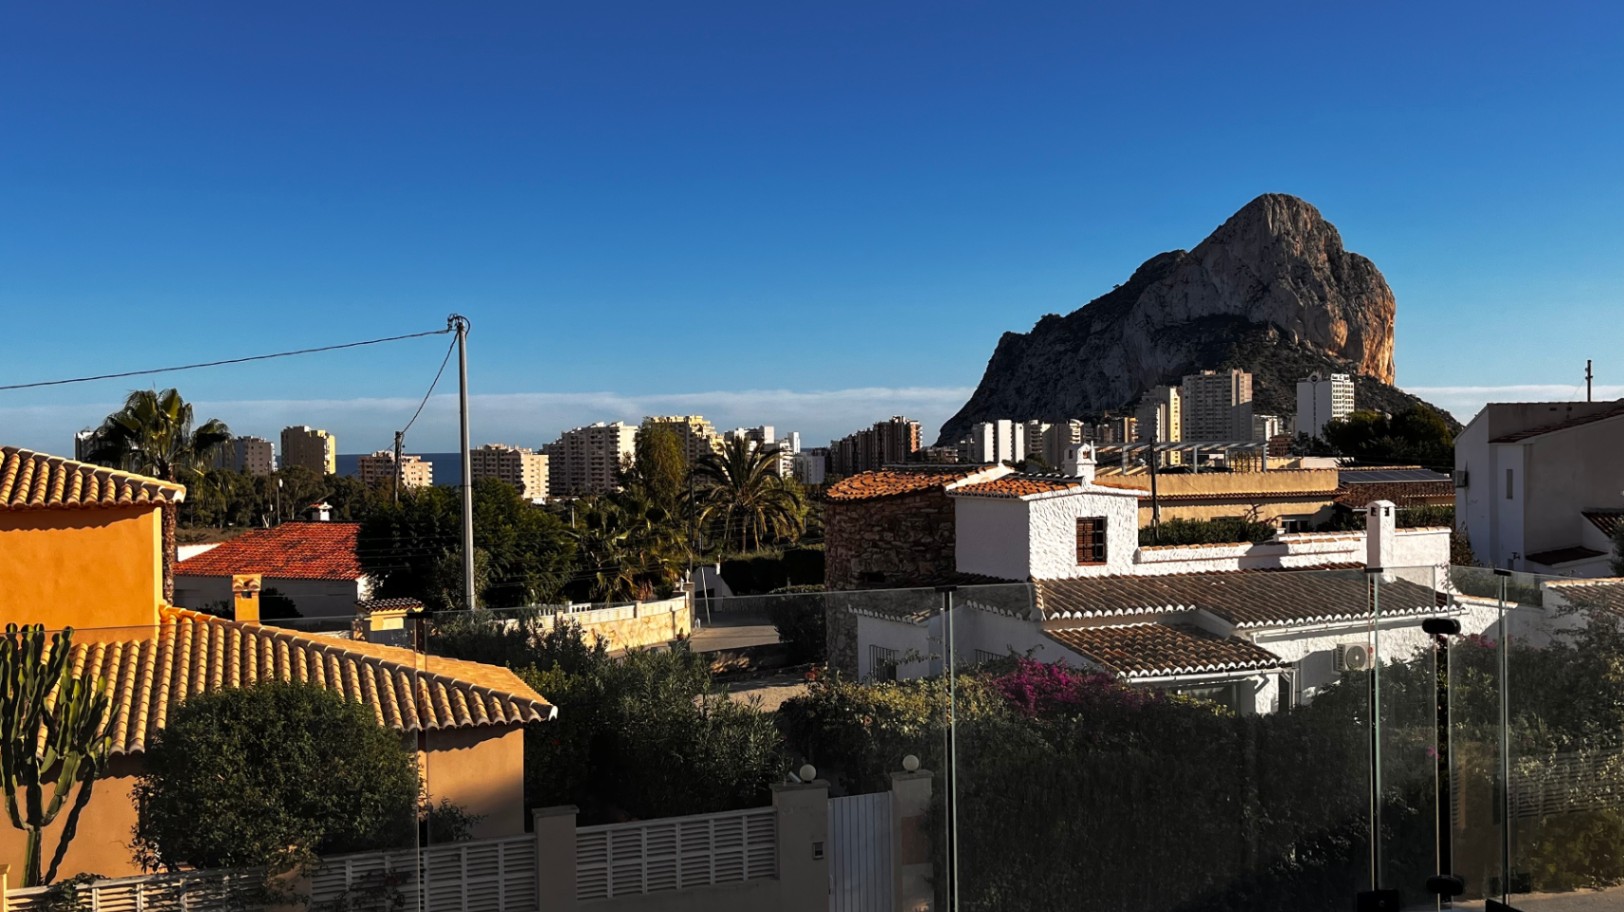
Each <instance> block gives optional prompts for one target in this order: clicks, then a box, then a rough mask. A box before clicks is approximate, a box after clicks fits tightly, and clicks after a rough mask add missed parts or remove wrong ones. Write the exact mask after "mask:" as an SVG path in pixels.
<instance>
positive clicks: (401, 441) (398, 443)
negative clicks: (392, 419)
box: [394, 431, 406, 506]
mask: <svg viewBox="0 0 1624 912" xmlns="http://www.w3.org/2000/svg"><path fill="white" fill-rule="evenodd" d="M405 445H406V432H405V431H396V432H395V485H394V488H395V505H396V506H399V505H400V451H401V448H402V447H404V446H405Z"/></svg>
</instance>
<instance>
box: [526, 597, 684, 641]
mask: <svg viewBox="0 0 1624 912" xmlns="http://www.w3.org/2000/svg"><path fill="white" fill-rule="evenodd" d="M565 622H573V623H576V624H579V625H581V633H582V634H583V635H585V637H586V640H587V642H589V643H595V642H597V641H598V640H604V641H606V642H607V644H608V648H609V651H610V652H617V651H619V650H622V649H636V648H640V647H644V646H659V645H663V644H666V643H669V642H671V641H672V640H675V639H676V638H677V637H679V636H684V637H685V636H689V635H691V634H692V633H693V627H694V619H693V612H692V611H691V610H690V609H689V607H688V600H687V598H685V597H678V598H670V599H666V600H664V601H659V602H638V603H636V604H632V605H620V606H617V607H614V608H598V609H594V610H591V611H578V612H575V613H573V614H555V615H553V623H554V625H557V624H561V623H565Z"/></svg>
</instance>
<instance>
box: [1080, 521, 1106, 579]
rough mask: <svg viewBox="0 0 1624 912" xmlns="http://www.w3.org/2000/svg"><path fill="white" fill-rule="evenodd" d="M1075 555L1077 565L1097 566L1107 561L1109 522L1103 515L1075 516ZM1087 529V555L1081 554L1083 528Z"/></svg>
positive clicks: (1083, 539)
mask: <svg viewBox="0 0 1624 912" xmlns="http://www.w3.org/2000/svg"><path fill="white" fill-rule="evenodd" d="M1076 529H1077V537H1076V539H1075V544H1076V552H1077V554H1076V557H1077V566H1079V567H1099V566H1102V565H1104V564H1106V563H1108V562H1109V560H1110V556H1111V551H1110V540H1111V539H1110V524H1109V523H1108V522H1107V521H1106V517H1104V516H1079V517H1077V524H1076ZM1085 529H1086V530H1087V538H1086V541H1087V543H1088V544H1087V548H1088V552H1089V556H1088V558H1087V559H1085V558H1084V556H1083V549H1084V541H1085V538H1084V530H1085Z"/></svg>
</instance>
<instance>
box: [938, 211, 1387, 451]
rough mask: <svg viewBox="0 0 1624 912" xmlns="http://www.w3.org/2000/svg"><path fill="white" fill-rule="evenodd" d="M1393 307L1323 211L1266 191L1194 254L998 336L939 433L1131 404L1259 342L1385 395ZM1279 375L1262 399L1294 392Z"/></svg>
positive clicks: (951, 436)
mask: <svg viewBox="0 0 1624 912" xmlns="http://www.w3.org/2000/svg"><path fill="white" fill-rule="evenodd" d="M1393 314H1394V300H1393V292H1392V289H1390V288H1388V287H1387V281H1386V280H1385V279H1383V278H1382V275H1381V273H1380V272H1379V271H1377V269H1376V266H1375V264H1374V263H1372V262H1370V261H1369V260H1367V259H1365V258H1364V257H1362V256H1359V255H1358V254H1356V253H1349V252H1348V251H1347V250H1345V249H1343V247H1342V237H1341V235H1339V234H1338V233H1337V230H1336V228H1335V227H1334V226H1333V225H1331V223H1330V222H1327V221H1326V220H1325V218H1324V217H1323V216H1321V215H1320V213H1319V210H1318V209H1315V208H1314V207H1313V206H1311V205H1309V204H1308V203H1306V202H1304V201H1303V200H1300V199H1297V198H1296V197H1293V196H1285V195H1282V194H1275V193H1270V194H1265V195H1263V196H1260V197H1258V198H1257V199H1255V200H1253V201H1251V202H1250V203H1247V204H1246V206H1244V207H1243V208H1242V209H1241V210H1240V211H1239V212H1237V213H1235V214H1234V215H1233V216H1231V217H1230V219H1229V220H1228V221H1226V222H1224V224H1222V225H1220V226H1219V227H1218V229H1217V230H1216V231H1214V232H1213V233H1212V234H1211V235H1210V236H1209V237H1208V238H1207V239H1206V240H1204V241H1202V242H1201V243H1200V244H1198V245H1196V247H1195V249H1194V250H1190V251H1184V250H1175V251H1172V252H1171V253H1163V254H1158V255H1157V256H1154V257H1151V258H1150V259H1149V260H1146V261H1145V263H1144V264H1143V265H1141V266H1140V267H1139V268H1138V270H1136V271H1135V272H1134V274H1133V276H1132V277H1130V278H1129V279H1128V281H1127V282H1126V283H1124V284H1122V285H1119V286H1117V288H1115V289H1114V290H1112V291H1111V292H1109V293H1108V294H1105V295H1102V296H1101V297H1099V298H1096V299H1095V300H1093V301H1091V302H1089V303H1088V304H1086V305H1084V306H1083V307H1081V308H1079V309H1078V310H1076V311H1074V312H1072V313H1071V314H1068V315H1066V316H1064V317H1062V316H1058V315H1055V314H1050V315H1048V316H1046V317H1044V318H1043V319H1041V320H1039V321H1038V323H1037V325H1036V326H1034V327H1033V328H1032V330H1031V331H1030V332H1027V333H1005V334H1004V337H1003V338H1002V339H1000V340H999V342H998V347H997V349H996V350H995V351H994V352H993V355H992V359H991V360H990V361H989V362H988V364H987V372H986V374H985V375H984V376H983V377H982V379H981V384H980V386H978V387H977V388H976V391H975V394H974V395H972V396H971V397H970V401H969V402H967V403H965V405H964V407H963V408H962V409H960V410H959V412H958V414H956V415H954V416H953V417H952V418H951V419H949V420H948V422H947V423H946V424H945V425H943V428H942V434H941V438H940V442H942V443H950V442H952V441H955V440H957V439H959V438H960V437H962V436H963V435H964V434H965V433H966V432H967V431H968V429H969V426H970V425H971V424H973V423H975V422H977V421H984V420H988V419H992V418H1017V419H1030V418H1041V419H1060V418H1073V417H1080V416H1085V415H1093V414H1097V413H1099V412H1101V411H1104V410H1107V409H1119V408H1125V407H1128V406H1131V405H1132V404H1133V403H1134V402H1135V401H1136V400H1137V399H1138V397H1139V395H1140V394H1141V393H1143V392H1144V391H1145V390H1147V389H1149V388H1150V387H1152V386H1155V385H1156V384H1158V383H1167V382H1173V383H1177V382H1178V378H1179V377H1180V376H1182V375H1183V374H1185V373H1189V372H1192V371H1195V370H1199V369H1202V368H1217V367H1227V366H1239V367H1246V368H1254V367H1260V366H1261V365H1257V366H1254V365H1251V364H1231V363H1228V362H1232V361H1233V360H1234V358H1235V356H1236V354H1237V353H1238V352H1242V351H1246V352H1251V353H1253V356H1254V357H1255V356H1257V355H1258V354H1260V353H1263V354H1264V356H1265V357H1267V354H1266V351H1267V348H1262V349H1260V347H1259V345H1260V339H1262V340H1266V345H1267V346H1277V347H1279V348H1280V349H1281V350H1282V351H1286V352H1290V353H1291V354H1292V355H1293V356H1294V358H1295V360H1303V359H1304V358H1306V359H1307V360H1310V361H1315V362H1323V363H1324V365H1325V366H1326V367H1328V368H1333V369H1337V370H1346V371H1349V372H1352V373H1354V374H1356V375H1357V376H1359V377H1360V378H1361V379H1362V381H1363V382H1361V384H1360V385H1361V387H1366V386H1369V387H1371V388H1372V389H1373V391H1377V392H1380V393H1381V394H1382V397H1383V398H1386V393H1387V392H1388V391H1391V392H1393V393H1397V391H1396V390H1392V389H1391V386H1390V384H1391V383H1392V382H1393ZM1274 382H1275V381H1271V380H1268V379H1267V378H1262V377H1260V378H1256V379H1255V381H1254V388H1255V392H1254V396H1255V398H1256V399H1258V400H1260V403H1259V404H1260V405H1266V404H1268V403H1278V404H1284V403H1285V402H1287V401H1290V397H1289V396H1288V395H1287V391H1286V390H1283V389H1273V388H1272V385H1273V384H1274ZM1259 384H1261V385H1262V386H1263V388H1261V389H1257V388H1256V387H1257V386H1258V385H1259ZM1400 395H1402V394H1400ZM1260 411H1261V409H1260ZM1288 413H1289V409H1288Z"/></svg>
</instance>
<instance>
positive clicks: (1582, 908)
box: [1454, 887, 1624, 912]
mask: <svg viewBox="0 0 1624 912" xmlns="http://www.w3.org/2000/svg"><path fill="white" fill-rule="evenodd" d="M1511 905H1512V907H1513V908H1515V909H1518V910H1520V912H1603V910H1607V912H1615V910H1618V909H1624V887H1613V888H1611V889H1607V890H1575V891H1574V892H1572V893H1525V894H1523V895H1520V896H1513V897H1511ZM1454 907H1455V908H1456V909H1466V910H1470V912H1479V910H1481V909H1482V908H1483V903H1482V902H1463V903H1456V904H1455V906H1454Z"/></svg>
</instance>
